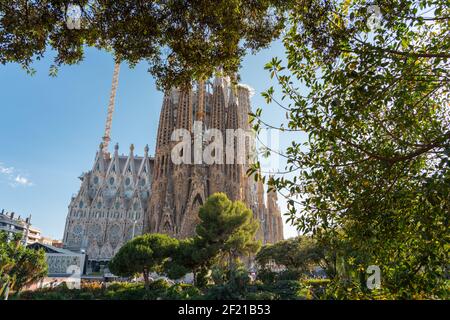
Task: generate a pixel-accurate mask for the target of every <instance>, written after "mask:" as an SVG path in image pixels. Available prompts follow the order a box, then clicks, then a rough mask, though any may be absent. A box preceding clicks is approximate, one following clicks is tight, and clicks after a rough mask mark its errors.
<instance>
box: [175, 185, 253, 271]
mask: <svg viewBox="0 0 450 320" xmlns="http://www.w3.org/2000/svg"><path fill="white" fill-rule="evenodd" d="M199 218H200V220H201V221H200V223H199V224H198V226H197V228H196V235H195V236H194V237H193V238H191V239H186V240H182V241H181V242H180V246H179V248H178V249H179V250H177V253H175V255H174V256H173V259H172V260H171V261H170V263H168V264H167V268H168V270H169V274H170V275H172V276H177V277H180V276H182V275H184V274H186V273H187V272H188V271H192V270H193V271H194V273H197V272H198V273H200V274H202V275H204V276H205V275H206V274H207V273H208V272H209V270H210V268H211V266H212V265H213V264H214V263H217V262H219V261H220V260H221V259H228V261H229V263H230V264H233V262H234V261H235V260H238V259H239V256H240V255H244V254H249V253H254V252H256V251H257V250H258V249H259V247H260V243H259V241H256V240H255V235H256V231H257V229H258V224H257V222H256V221H255V220H254V219H253V214H252V212H251V210H250V209H248V208H247V207H246V206H245V205H244V204H243V203H242V202H240V201H235V202H233V201H231V200H229V199H228V197H227V196H226V195H225V194H224V193H215V194H213V195H211V196H210V197H208V199H207V201H206V202H205V204H204V205H203V206H201V207H200V210H199Z"/></svg>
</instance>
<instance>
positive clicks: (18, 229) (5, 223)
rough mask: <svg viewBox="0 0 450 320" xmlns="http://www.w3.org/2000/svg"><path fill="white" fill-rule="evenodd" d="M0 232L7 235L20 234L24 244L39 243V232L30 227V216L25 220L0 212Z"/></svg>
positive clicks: (13, 214) (12, 214)
mask: <svg viewBox="0 0 450 320" xmlns="http://www.w3.org/2000/svg"><path fill="white" fill-rule="evenodd" d="M0 231H5V232H8V233H10V234H11V233H21V234H22V239H23V243H24V244H26V245H27V244H32V243H35V242H38V241H40V239H41V230H39V229H38V228H35V227H33V226H32V225H31V215H30V216H29V217H27V218H25V219H23V218H21V217H20V216H16V214H15V213H14V212H10V213H9V212H6V211H5V210H2V211H1V212H0Z"/></svg>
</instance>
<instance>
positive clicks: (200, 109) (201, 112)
mask: <svg viewBox="0 0 450 320" xmlns="http://www.w3.org/2000/svg"><path fill="white" fill-rule="evenodd" d="M205 105H206V96H205V81H204V80H200V81H199V82H198V105H197V114H196V117H195V118H196V119H195V120H197V121H202V122H203V121H204V117H205Z"/></svg>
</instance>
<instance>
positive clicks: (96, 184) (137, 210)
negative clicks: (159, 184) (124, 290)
mask: <svg viewBox="0 0 450 320" xmlns="http://www.w3.org/2000/svg"><path fill="white" fill-rule="evenodd" d="M114 149H115V150H114V154H113V155H110V154H109V153H105V152H104V150H103V145H100V148H99V150H98V151H97V155H96V157H95V162H94V166H93V168H92V169H91V170H90V171H88V172H86V173H83V174H82V175H81V177H80V179H81V187H80V190H79V191H78V193H77V194H76V195H75V196H74V197H72V200H71V201H70V204H69V213H68V215H67V219H66V226H65V231H64V238H63V243H64V247H65V248H67V249H69V250H72V251H80V250H85V251H86V254H87V255H88V257H89V260H97V261H98V260H109V259H111V258H112V257H113V256H114V254H115V253H117V251H118V250H119V249H120V247H121V246H122V245H123V244H124V243H125V242H126V241H128V240H130V239H131V238H132V237H133V236H136V235H140V234H142V230H143V226H144V219H145V214H146V210H147V203H148V199H149V196H150V192H151V181H152V170H153V159H152V158H150V157H149V156H148V147H146V148H145V153H144V156H143V157H138V156H136V155H134V147H133V145H131V147H130V151H129V154H128V155H119V152H118V151H119V146H118V145H116V146H115V148H114Z"/></svg>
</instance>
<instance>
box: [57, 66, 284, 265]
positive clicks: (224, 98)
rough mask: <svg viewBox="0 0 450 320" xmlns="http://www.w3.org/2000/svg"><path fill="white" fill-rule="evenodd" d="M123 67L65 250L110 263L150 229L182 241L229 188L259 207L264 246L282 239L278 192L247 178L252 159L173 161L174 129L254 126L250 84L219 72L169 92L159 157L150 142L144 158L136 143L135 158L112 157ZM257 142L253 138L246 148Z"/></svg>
mask: <svg viewBox="0 0 450 320" xmlns="http://www.w3.org/2000/svg"><path fill="white" fill-rule="evenodd" d="M116 69H117V70H115V74H114V80H113V90H112V94H111V99H110V106H109V108H108V119H107V123H106V130H105V136H104V137H103V142H102V144H100V147H99V149H98V151H97V154H96V157H95V161H94V165H93V167H92V169H91V170H89V171H88V172H86V173H83V174H82V175H81V177H80V180H81V186H80V189H79V191H78V193H77V194H76V195H75V196H73V197H72V199H71V201H70V204H69V208H68V209H69V210H68V214H67V219H66V225H65V230H64V237H63V243H64V247H65V248H66V249H70V250H72V251H81V250H85V252H86V254H87V255H88V259H89V260H90V261H108V260H110V259H111V258H112V257H113V256H114V255H115V253H117V251H118V250H119V249H120V247H121V246H122V245H123V244H124V243H125V242H126V241H128V240H130V239H131V238H132V237H134V236H137V235H141V234H142V233H145V232H150V233H155V232H158V233H166V234H169V235H172V236H174V237H177V238H185V237H189V236H192V235H193V234H194V232H195V226H196V225H197V223H198V222H199V218H198V208H199V207H200V206H201V205H202V204H203V203H204V202H205V201H206V198H207V197H208V196H209V195H211V194H213V193H214V192H224V193H226V194H227V195H228V197H229V198H230V199H232V200H241V201H243V202H244V203H246V204H247V206H248V207H249V208H251V209H252V211H253V214H254V217H255V218H256V219H257V220H258V221H259V222H260V229H259V231H258V234H257V238H258V239H260V240H262V242H263V243H274V242H277V241H279V240H282V239H283V222H282V218H281V214H280V210H279V208H278V205H277V195H276V193H275V192H270V193H268V194H266V197H265V192H264V185H263V184H262V182H255V181H254V179H253V177H247V175H246V170H247V169H248V164H245V163H244V164H239V163H234V164H226V163H225V164H212V165H206V164H176V165H175V164H173V162H172V160H171V151H172V148H173V147H174V145H175V144H176V142H174V141H172V139H171V135H172V132H173V131H174V130H175V129H186V130H187V131H188V132H192V131H193V126H194V121H196V120H197V121H201V122H202V123H203V128H202V129H203V130H205V129H207V128H216V129H218V130H220V131H221V132H223V133H224V136H225V130H226V129H243V130H249V129H250V127H249V124H248V116H247V115H248V113H249V112H250V110H251V106H250V91H249V89H248V87H246V86H244V85H238V86H237V87H232V86H230V84H229V83H228V81H226V80H225V79H223V78H221V77H216V78H215V79H214V80H213V82H206V83H205V82H202V83H200V84H196V85H195V88H193V87H191V88H186V89H184V90H179V89H172V90H168V91H167V92H166V93H165V95H164V100H163V104H162V109H161V113H160V120H159V127H158V133H157V141H156V150H155V156H154V157H150V156H149V154H148V152H149V148H148V146H147V147H146V148H145V150H144V156H137V155H135V154H134V146H133V145H131V146H130V149H129V152H128V154H127V155H124V154H122V155H119V146H118V145H116V146H115V148H114V153H113V154H110V153H109V152H108V143H109V140H110V139H109V133H110V130H111V123H112V113H113V108H114V106H113V103H114V96H115V90H116V87H117V81H118V68H116ZM116 71H117V72H116ZM254 143H255V141H249V142H246V145H248V144H254ZM234 151H236V150H234ZM235 154H237V152H235ZM223 156H224V157H225V156H226V155H225V154H224V155H223ZM235 156H236V155H235Z"/></svg>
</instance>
